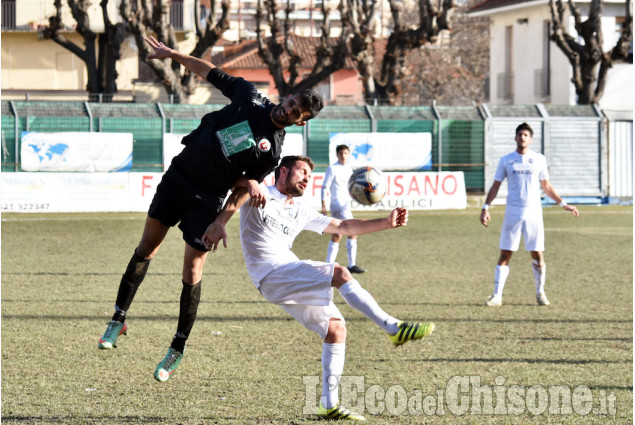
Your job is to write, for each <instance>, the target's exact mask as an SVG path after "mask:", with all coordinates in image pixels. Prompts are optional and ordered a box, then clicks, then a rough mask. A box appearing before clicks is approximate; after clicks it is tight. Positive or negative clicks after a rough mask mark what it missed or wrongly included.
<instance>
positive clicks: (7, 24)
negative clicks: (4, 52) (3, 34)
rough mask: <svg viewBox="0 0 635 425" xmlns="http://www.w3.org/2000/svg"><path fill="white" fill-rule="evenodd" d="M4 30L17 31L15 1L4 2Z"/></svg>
mask: <svg viewBox="0 0 635 425" xmlns="http://www.w3.org/2000/svg"><path fill="white" fill-rule="evenodd" d="M2 29H7V30H11V29H15V0H2Z"/></svg>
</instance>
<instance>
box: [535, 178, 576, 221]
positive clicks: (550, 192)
mask: <svg viewBox="0 0 635 425" xmlns="http://www.w3.org/2000/svg"><path fill="white" fill-rule="evenodd" d="M540 184H541V185H542V190H544V192H545V194H546V195H547V196H548V197H550V198H551V199H553V200H554V201H555V203H556V204H558V205H560V206H561V207H562V208H564V209H565V211H569V212H571V214H573V216H574V217H576V218H577V217H578V216H579V215H580V212H579V211H578V209H577V208H576V207H574V206H573V205H569V204H567V203H566V202H564V200H563V199H562V198H561V197H560V195H558V194H557V193H556V189H554V188H553V186H551V183H550V182H549V180H540Z"/></svg>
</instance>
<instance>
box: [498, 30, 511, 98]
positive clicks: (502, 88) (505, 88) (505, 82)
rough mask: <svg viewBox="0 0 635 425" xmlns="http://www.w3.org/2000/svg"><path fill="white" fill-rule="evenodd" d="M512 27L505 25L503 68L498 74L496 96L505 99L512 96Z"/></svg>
mask: <svg viewBox="0 0 635 425" xmlns="http://www.w3.org/2000/svg"><path fill="white" fill-rule="evenodd" d="M513 41H514V40H513V28H512V26H511V25H510V26H507V27H505V57H504V61H505V70H504V72H501V73H499V74H498V81H497V82H498V97H499V98H501V99H505V100H512V99H513V98H514V90H513V89H514V68H513V51H512V46H513Z"/></svg>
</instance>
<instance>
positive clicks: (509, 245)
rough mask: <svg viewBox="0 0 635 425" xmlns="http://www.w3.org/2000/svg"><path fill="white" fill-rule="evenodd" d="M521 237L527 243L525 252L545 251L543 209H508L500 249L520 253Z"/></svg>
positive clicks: (499, 244)
mask: <svg viewBox="0 0 635 425" xmlns="http://www.w3.org/2000/svg"><path fill="white" fill-rule="evenodd" d="M521 236H522V237H523V239H524V241H525V251H540V252H543V251H544V250H545V226H544V222H543V219H542V208H529V209H528V208H514V207H507V209H506V210H505V218H504V219H503V227H502V229H501V235H500V241H499V243H498V248H499V249H501V250H504V251H518V247H519V246H520V238H521Z"/></svg>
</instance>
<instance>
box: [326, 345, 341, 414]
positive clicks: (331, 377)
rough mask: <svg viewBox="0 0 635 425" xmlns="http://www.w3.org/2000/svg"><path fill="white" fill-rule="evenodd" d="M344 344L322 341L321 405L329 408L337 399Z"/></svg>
mask: <svg viewBox="0 0 635 425" xmlns="http://www.w3.org/2000/svg"><path fill="white" fill-rule="evenodd" d="M345 357H346V344H329V343H327V342H323V343H322V400H321V401H322V406H324V407H326V408H327V409H331V408H333V407H335V406H337V403H338V401H339V387H340V378H341V377H342V373H343V372H344V358H345Z"/></svg>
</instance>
